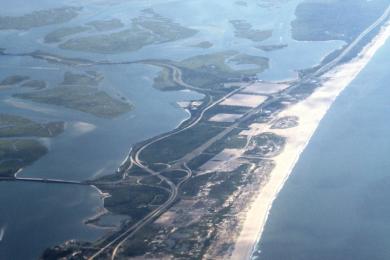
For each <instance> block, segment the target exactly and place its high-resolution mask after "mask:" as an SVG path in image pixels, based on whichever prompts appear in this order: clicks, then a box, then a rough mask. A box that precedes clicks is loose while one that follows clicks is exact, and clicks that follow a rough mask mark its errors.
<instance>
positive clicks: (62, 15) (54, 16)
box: [0, 7, 81, 30]
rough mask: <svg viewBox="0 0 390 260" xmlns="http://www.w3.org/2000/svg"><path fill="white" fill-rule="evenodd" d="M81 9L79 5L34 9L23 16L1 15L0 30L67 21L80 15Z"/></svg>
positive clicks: (22, 28)
mask: <svg viewBox="0 0 390 260" xmlns="http://www.w3.org/2000/svg"><path fill="white" fill-rule="evenodd" d="M80 10H81V8H79V7H61V8H54V9H47V10H39V11H34V12H31V13H28V14H25V15H22V16H0V30H29V29H31V28H35V27H41V26H46V25H52V24H59V23H65V22H68V21H70V20H72V19H73V18H75V17H76V16H78V13H79V12H80Z"/></svg>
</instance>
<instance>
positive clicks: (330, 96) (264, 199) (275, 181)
mask: <svg viewBox="0 0 390 260" xmlns="http://www.w3.org/2000/svg"><path fill="white" fill-rule="evenodd" d="M389 36H390V24H389V23H387V24H386V26H384V27H383V28H382V30H381V32H380V33H379V34H378V35H377V36H376V37H375V38H374V39H373V41H372V42H371V43H370V44H369V45H368V46H366V47H365V49H364V50H363V51H362V52H361V53H360V54H359V55H358V56H357V57H356V58H355V59H354V60H352V61H351V62H349V63H347V64H342V65H339V66H336V67H335V68H334V69H332V70H331V71H329V72H327V73H326V74H325V75H323V76H322V77H321V80H322V82H323V84H322V86H321V87H319V88H318V89H317V90H316V91H315V92H314V93H313V94H312V95H311V96H309V97H308V98H307V99H305V100H303V101H301V102H299V103H297V104H295V105H292V106H291V107H289V108H287V109H285V110H284V111H283V112H281V113H280V114H279V115H278V117H284V116H297V117H299V125H298V126H296V127H293V128H288V129H277V130H276V129H270V127H269V126H268V125H257V126H256V127H254V128H253V129H251V131H258V132H259V133H260V132H261V131H264V130H266V131H268V130H269V131H270V132H274V133H275V134H279V135H282V136H285V137H286V138H287V143H286V146H285V148H284V151H283V152H282V153H281V154H280V155H278V156H277V157H275V158H274V160H275V163H276V166H275V168H274V170H273V171H272V173H271V176H270V179H269V182H268V183H267V184H265V185H264V186H263V187H261V189H260V191H259V193H258V194H257V195H256V198H254V200H253V201H252V202H251V204H250V206H249V209H248V211H247V212H246V215H245V218H244V220H243V222H242V230H241V232H240V235H239V236H238V238H237V240H236V243H235V247H234V250H233V252H232V255H231V257H230V258H231V259H249V258H250V257H251V254H252V252H253V249H254V247H255V245H256V244H257V242H258V241H259V240H260V239H261V235H262V233H263V229H264V226H265V224H266V221H267V218H268V215H269V211H270V209H271V207H272V204H273V201H274V200H275V198H276V197H277V195H278V193H279V191H280V190H281V189H282V187H283V185H284V183H285V182H286V180H287V178H288V177H289V175H290V173H291V172H292V169H293V167H294V165H295V163H296V162H297V160H298V159H299V156H300V154H301V153H302V151H303V150H304V149H305V147H306V145H307V144H308V142H309V140H310V138H311V136H312V135H313V134H314V132H315V130H316V129H317V127H318V125H319V123H320V121H321V119H322V118H323V117H324V115H325V114H326V112H327V111H328V109H329V108H330V106H331V105H332V103H333V102H334V100H335V99H336V98H337V96H338V95H339V94H340V93H341V92H342V91H343V90H344V89H345V88H346V87H347V86H348V85H349V84H350V83H351V82H352V81H353V80H354V79H355V77H356V76H357V75H358V74H359V73H360V72H361V71H362V70H363V69H364V67H365V66H366V65H367V64H368V62H369V61H370V60H371V58H372V57H373V56H374V54H375V53H376V51H377V50H379V49H380V47H382V46H383V45H384V43H385V42H386V40H387V38H388V37H389ZM259 188H260V187H259Z"/></svg>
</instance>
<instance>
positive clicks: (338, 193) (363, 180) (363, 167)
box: [253, 41, 390, 260]
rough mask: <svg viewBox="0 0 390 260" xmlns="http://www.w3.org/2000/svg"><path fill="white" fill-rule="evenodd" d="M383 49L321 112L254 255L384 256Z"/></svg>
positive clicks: (388, 141) (387, 235) (389, 253)
mask: <svg viewBox="0 0 390 260" xmlns="http://www.w3.org/2000/svg"><path fill="white" fill-rule="evenodd" d="M389 55H390V41H387V43H386V45H385V46H383V47H382V48H381V49H380V50H379V51H378V52H377V53H376V55H375V56H374V57H373V59H372V60H371V61H370V63H369V64H368V65H367V66H366V68H365V69H364V70H363V71H362V72H361V73H360V74H359V75H358V77H357V78H356V79H355V80H354V81H353V82H352V83H351V84H350V86H349V87H348V88H347V89H346V90H345V91H344V92H343V93H342V94H341V95H340V96H339V97H338V99H337V100H336V102H335V104H334V105H333V106H332V107H331V109H330V111H329V112H328V114H327V115H326V116H325V117H324V119H323V121H322V122H321V124H320V126H319V128H318V130H317V132H316V133H315V135H314V136H313V138H312V140H311V141H310V144H309V145H308V147H307V148H306V150H305V151H304V152H303V154H302V156H301V158H300V160H299V162H298V163H297V165H296V166H295V169H294V170H293V173H292V175H291V176H290V178H289V179H288V181H287V183H286V185H285V187H284V188H283V190H282V191H281V192H280V194H279V196H278V198H277V199H276V201H275V203H274V205H273V207H272V209H271V213H270V216H269V219H268V223H267V224H266V227H265V231H264V233H263V237H262V239H261V241H260V242H259V244H258V245H257V248H256V252H255V253H254V256H253V259H262V260H289V259H293V260H329V259H332V260H368V259H369V260H385V259H390V203H389V198H390V159H389V155H390V122H389V111H390V102H389V98H390V88H389V82H390V73H389V68H390V66H389V65H390V61H389V58H388V57H389Z"/></svg>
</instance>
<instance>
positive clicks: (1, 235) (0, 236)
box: [0, 226, 6, 243]
mask: <svg viewBox="0 0 390 260" xmlns="http://www.w3.org/2000/svg"><path fill="white" fill-rule="evenodd" d="M5 229H6V226H3V227H2V228H1V229H0V243H1V241H3V238H4V235H5Z"/></svg>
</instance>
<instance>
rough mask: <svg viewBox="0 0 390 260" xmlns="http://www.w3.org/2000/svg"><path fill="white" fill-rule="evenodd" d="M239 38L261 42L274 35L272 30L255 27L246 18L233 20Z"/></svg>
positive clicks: (235, 32)
mask: <svg viewBox="0 0 390 260" xmlns="http://www.w3.org/2000/svg"><path fill="white" fill-rule="evenodd" d="M230 23H231V24H232V25H233V27H234V29H235V31H234V34H235V36H236V37H237V38H243V39H248V40H251V41H254V42H261V41H264V40H266V39H268V38H271V36H272V30H259V29H253V26H252V25H251V24H250V23H248V22H247V21H245V20H231V21H230Z"/></svg>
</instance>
